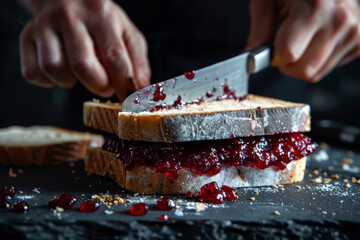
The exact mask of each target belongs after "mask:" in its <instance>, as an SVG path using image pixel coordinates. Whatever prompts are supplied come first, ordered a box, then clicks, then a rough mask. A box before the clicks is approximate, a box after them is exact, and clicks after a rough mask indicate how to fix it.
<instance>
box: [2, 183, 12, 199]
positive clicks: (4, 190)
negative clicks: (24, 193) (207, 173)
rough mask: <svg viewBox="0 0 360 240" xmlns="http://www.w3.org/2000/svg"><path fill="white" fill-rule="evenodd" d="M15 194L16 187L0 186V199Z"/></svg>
mask: <svg viewBox="0 0 360 240" xmlns="http://www.w3.org/2000/svg"><path fill="white" fill-rule="evenodd" d="M15 193H16V187H15V186H13V185H10V186H5V187H3V186H0V198H7V197H10V198H11V197H13V196H14V195H15Z"/></svg>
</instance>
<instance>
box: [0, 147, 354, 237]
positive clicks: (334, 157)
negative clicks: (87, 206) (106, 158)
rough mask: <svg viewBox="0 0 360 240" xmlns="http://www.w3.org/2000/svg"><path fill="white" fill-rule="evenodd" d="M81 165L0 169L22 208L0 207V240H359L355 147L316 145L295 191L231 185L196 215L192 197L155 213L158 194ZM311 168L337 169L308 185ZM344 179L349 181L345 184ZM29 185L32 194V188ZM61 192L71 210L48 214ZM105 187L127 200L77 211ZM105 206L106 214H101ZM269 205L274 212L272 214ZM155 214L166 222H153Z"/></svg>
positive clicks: (156, 219) (2, 181)
mask: <svg viewBox="0 0 360 240" xmlns="http://www.w3.org/2000/svg"><path fill="white" fill-rule="evenodd" d="M326 154H328V156H329V159H328V160H326ZM349 155H350V156H351V158H352V159H353V160H354V163H353V164H350V165H349V167H348V168H345V169H343V168H342V167H341V164H342V162H343V158H348V157H349ZM324 156H325V157H324ZM83 168H84V164H83V163H82V162H78V163H76V164H74V165H72V164H68V163H66V164H63V165H59V166H47V167H23V168H18V167H12V170H13V172H15V173H16V174H17V177H10V176H9V170H10V167H5V166H1V167H0V185H10V184H12V185H15V186H16V187H17V188H18V190H21V191H22V192H23V193H19V192H18V193H17V194H16V196H15V197H14V198H12V199H11V200H10V202H11V204H13V203H14V202H15V201H16V200H18V199H24V198H25V200H26V201H27V202H28V203H29V205H30V210H29V211H28V212H27V213H24V214H15V213H12V212H11V211H10V210H0V239H107V238H111V239H360V184H357V183H351V177H356V178H357V179H359V178H360V152H356V151H355V153H354V155H353V156H352V155H351V153H349V152H348V151H347V149H344V148H337V147H330V148H329V149H327V150H326V149H321V150H320V151H318V152H317V153H316V154H314V155H313V156H312V157H311V158H310V160H309V161H308V167H307V171H306V176H305V179H304V181H303V182H301V183H298V184H295V185H298V186H300V187H301V189H298V187H297V186H295V185H294V184H293V185H286V186H284V188H283V190H282V189H281V188H273V187H261V188H244V189H238V193H239V199H238V200H237V201H235V202H227V203H225V204H223V205H206V209H205V211H200V212H196V211H195V210H194V208H193V207H190V206H189V205H191V202H194V200H188V199H185V198H184V197H183V196H173V198H174V199H178V200H177V205H178V206H179V207H180V208H179V210H178V211H175V210H172V211H158V210H156V208H155V205H156V201H157V199H159V197H160V196H159V195H139V194H135V195H134V194H132V193H128V192H125V191H123V190H122V189H120V188H119V187H118V186H116V185H115V184H114V183H113V182H111V181H109V180H107V179H105V178H102V177H98V176H87V175H86V173H85V172H84V170H83ZM19 169H22V170H23V173H19V171H18V170H19ZM314 169H317V170H319V172H320V173H319V175H322V172H323V171H326V172H327V173H328V174H329V175H330V174H335V173H337V174H339V176H340V179H338V180H335V179H332V181H331V183H329V184H326V185H325V184H315V183H313V182H312V179H314V178H315V177H317V176H319V175H314V174H313V176H312V177H309V176H308V174H309V173H312V171H313V170H314ZM20 172H21V171H20ZM323 178H324V177H323ZM344 179H347V180H349V182H350V187H349V188H347V187H346V186H345V185H346V183H345V182H343V180H344ZM334 182H339V184H338V185H334V184H333V183H334ZM35 188H36V189H38V190H39V193H37V192H36V191H33V190H34V189H35ZM64 192H68V193H71V194H73V195H74V196H76V197H77V198H78V202H77V204H76V205H75V207H74V208H73V209H70V210H65V211H64V212H62V213H54V211H53V210H50V209H49V208H48V207H47V202H48V201H49V200H51V199H53V198H54V197H55V196H59V195H60V194H61V193H64ZM106 192H109V193H110V194H119V195H121V196H122V197H124V198H126V199H128V200H131V201H132V203H130V202H128V203H124V204H120V205H116V206H114V205H113V206H111V208H107V207H106V206H105V205H102V206H101V207H100V209H99V210H98V211H97V212H94V213H81V212H79V210H78V209H79V206H80V203H81V202H82V201H83V200H86V199H88V198H90V197H91V195H93V194H100V193H106ZM256 192H258V193H259V194H258V195H256ZM250 197H255V200H254V201H252V200H250ZM135 202H145V203H148V204H149V205H150V211H149V212H148V214H147V215H145V216H140V217H134V216H131V215H130V214H129V213H128V211H129V208H130V206H131V205H132V204H133V203H135ZM189 202H190V203H189ZM105 210H111V211H113V213H112V214H110V215H108V214H106V213H105ZM275 210H276V211H278V212H279V213H280V215H279V216H276V215H274V211H275ZM181 213H183V216H181ZM162 214H167V215H168V216H169V218H170V219H172V220H171V221H167V222H164V221H161V220H160V219H159V217H160V216H161V215H162Z"/></svg>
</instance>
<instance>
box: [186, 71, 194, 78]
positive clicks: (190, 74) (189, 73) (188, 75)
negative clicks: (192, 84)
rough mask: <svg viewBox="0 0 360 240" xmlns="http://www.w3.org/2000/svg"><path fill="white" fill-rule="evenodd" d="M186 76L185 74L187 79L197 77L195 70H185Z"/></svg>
mask: <svg viewBox="0 0 360 240" xmlns="http://www.w3.org/2000/svg"><path fill="white" fill-rule="evenodd" d="M184 76H185V77H186V78H187V79H189V80H191V79H193V78H194V77H195V71H190V72H184Z"/></svg>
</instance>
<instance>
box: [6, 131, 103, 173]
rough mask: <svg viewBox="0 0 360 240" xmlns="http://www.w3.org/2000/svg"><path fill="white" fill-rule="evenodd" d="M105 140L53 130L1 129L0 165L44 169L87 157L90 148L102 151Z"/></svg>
mask: <svg viewBox="0 0 360 240" xmlns="http://www.w3.org/2000/svg"><path fill="white" fill-rule="evenodd" d="M102 143H103V137H102V136H101V135H97V134H90V133H85V132H77V131H72V130H67V129H62V128H57V127H52V126H32V127H20V126H12V127H8V128H3V129H0V164H3V165H17V166H25V165H45V164H54V163H59V162H62V161H64V160H78V159H82V158H84V156H85V148H86V147H88V146H93V147H99V146H101V145H102Z"/></svg>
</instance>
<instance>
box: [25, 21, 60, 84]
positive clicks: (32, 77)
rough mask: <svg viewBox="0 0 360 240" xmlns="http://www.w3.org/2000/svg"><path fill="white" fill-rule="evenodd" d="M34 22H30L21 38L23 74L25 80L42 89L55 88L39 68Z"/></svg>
mask: <svg viewBox="0 0 360 240" xmlns="http://www.w3.org/2000/svg"><path fill="white" fill-rule="evenodd" d="M32 28H33V27H32V22H30V23H29V24H28V25H27V26H26V27H25V29H24V30H23V32H22V33H21V36H20V59H21V72H22V75H23V76H24V78H25V80H26V81H28V82H29V83H31V84H34V85H37V86H40V87H53V86H54V83H52V82H51V81H50V80H49V79H47V78H46V76H44V75H43V74H42V73H41V71H40V69H39V66H38V64H37V63H38V58H37V53H36V47H35V42H34V38H33V29H32Z"/></svg>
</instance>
